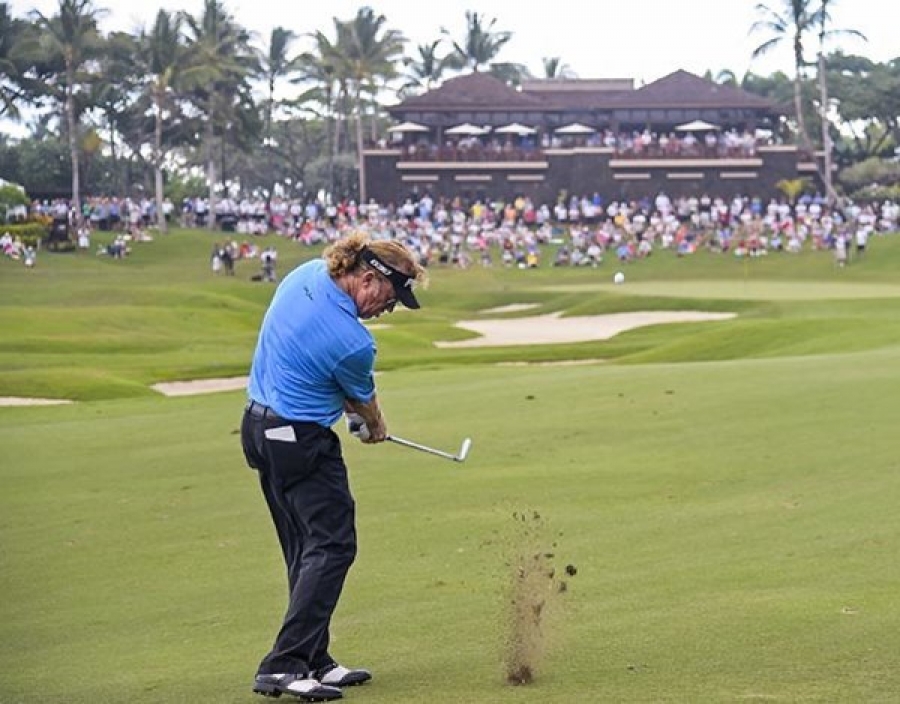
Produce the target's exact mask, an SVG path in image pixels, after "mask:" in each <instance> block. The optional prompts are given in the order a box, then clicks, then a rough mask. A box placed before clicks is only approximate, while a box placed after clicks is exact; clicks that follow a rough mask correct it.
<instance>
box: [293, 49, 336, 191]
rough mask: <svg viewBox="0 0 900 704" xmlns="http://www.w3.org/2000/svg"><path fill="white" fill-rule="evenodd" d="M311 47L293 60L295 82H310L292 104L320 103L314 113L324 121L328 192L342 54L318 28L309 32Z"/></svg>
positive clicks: (333, 154) (332, 170) (332, 164)
mask: <svg viewBox="0 0 900 704" xmlns="http://www.w3.org/2000/svg"><path fill="white" fill-rule="evenodd" d="M311 38H312V40H313V43H314V44H315V50H314V51H307V52H304V53H302V54H300V56H298V57H297V59H296V60H295V67H296V69H297V77H296V78H295V79H293V81H294V82H295V83H301V84H307V85H309V86H310V88H309V89H308V90H306V91H305V92H304V93H303V94H302V95H300V96H299V97H298V98H297V100H296V101H294V104H295V105H303V106H305V107H307V108H308V107H309V106H310V104H315V105H319V106H321V112H319V113H318V115H319V116H321V117H322V119H323V121H324V122H325V143H326V145H327V152H328V192H329V193H332V192H333V190H334V160H335V157H336V155H337V151H338V140H337V130H336V129H335V114H336V112H337V110H336V100H335V96H336V95H337V94H338V92H339V91H340V90H341V88H340V86H341V80H340V69H341V65H342V61H343V58H342V56H341V53H340V51H339V49H338V47H337V46H336V45H335V44H334V43H333V42H332V41H331V40H330V39H329V38H328V37H327V36H325V34H324V33H322V32H321V31H316V32H314V33H313V34H312V35H311Z"/></svg>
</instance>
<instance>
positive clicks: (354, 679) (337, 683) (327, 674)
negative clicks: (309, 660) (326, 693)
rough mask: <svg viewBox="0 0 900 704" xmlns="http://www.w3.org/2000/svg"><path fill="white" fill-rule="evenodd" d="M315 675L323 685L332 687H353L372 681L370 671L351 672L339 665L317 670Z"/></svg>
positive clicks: (335, 664)
mask: <svg viewBox="0 0 900 704" xmlns="http://www.w3.org/2000/svg"><path fill="white" fill-rule="evenodd" d="M314 675H315V677H317V678H318V680H319V681H320V682H321V683H322V684H323V685H330V686H332V687H352V686H353V685H357V684H362V683H363V682H368V681H369V680H370V679H372V673H371V672H369V671H368V670H351V669H350V668H348V667H344V666H343V665H338V664H337V663H334V664H333V665H328V666H326V667H323V668H321V669H318V670H316V671H315V673H314Z"/></svg>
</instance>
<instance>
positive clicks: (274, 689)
mask: <svg viewBox="0 0 900 704" xmlns="http://www.w3.org/2000/svg"><path fill="white" fill-rule="evenodd" d="M253 693H254V694H261V695H262V696H264V697H272V698H273V699H277V698H278V697H280V696H281V695H282V694H286V695H287V696H289V697H293V698H294V699H300V700H302V701H305V702H330V701H337V700H338V699H340V698H341V697H340V696H337V697H330V696H329V697H323V696H319V695H315V694H300V693H299V692H291V691H290V690H285V689H282V688H281V687H279V686H278V685H277V684H257V685H254V686H253Z"/></svg>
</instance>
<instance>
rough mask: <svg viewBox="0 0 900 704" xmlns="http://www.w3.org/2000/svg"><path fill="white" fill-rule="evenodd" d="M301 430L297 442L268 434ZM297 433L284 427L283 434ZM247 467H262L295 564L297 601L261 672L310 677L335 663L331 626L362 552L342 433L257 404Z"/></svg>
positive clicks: (245, 432) (247, 434)
mask: <svg viewBox="0 0 900 704" xmlns="http://www.w3.org/2000/svg"><path fill="white" fill-rule="evenodd" d="M285 427H290V428H293V432H294V435H295V436H296V441H295V442H292V441H290V439H286V440H285V439H281V440H279V439H272V438H270V437H266V432H265V431H266V430H270V431H271V430H272V429H275V428H285ZM285 432H286V433H288V434H289V433H290V431H284V430H281V431H278V432H276V435H277V434H284V433H285ZM241 444H242V445H243V449H244V456H245V457H246V459H247V464H249V465H250V466H251V467H252V468H254V469H257V470H258V471H259V481H260V484H261V485H262V490H263V494H264V495H265V497H266V503H267V504H268V505H269V511H270V513H271V514H272V521H273V522H274V523H275V530H276V531H277V533H278V540H279V542H280V543H281V550H282V552H283V553H284V561H285V564H286V566H287V575H288V588H289V595H290V596H289V602H288V609H287V613H286V614H285V617H284V623H283V624H282V626H281V630H280V631H279V632H278V635H277V637H276V638H275V644H274V646H273V647H272V650H271V652H269V654H268V655H266V657H265V658H263V660H262V662H261V663H260V665H259V670H258V674H279V673H291V674H297V675H305V674H308V673H309V672H311V671H313V670H317V669H319V668H321V667H325V666H326V665H329V664H331V663H332V662H334V661H333V660H332V658H331V656H330V655H329V654H328V642H329V625H330V622H331V616H332V614H333V613H334V609H335V607H336V606H337V602H338V598H339V597H340V595H341V590H342V589H343V586H344V579H345V578H346V576H347V572H348V571H349V570H350V565H351V564H353V559H354V558H355V557H356V527H355V504H354V501H353V496H352V495H351V494H350V486H349V483H348V481H347V467H346V465H345V464H344V460H343V457H342V456H341V444H340V440H339V439H338V436H337V435H336V434H335V433H334V432H332V430H331V429H329V428H324V427H322V426H320V425H318V424H316V423H297V422H290V421H285V420H282V419H281V418H278V417H277V416H275V415H274V414H272V412H271V411H270V410H268V409H266V408H265V407H264V406H260V405H258V404H251V405H250V406H248V407H247V410H246V411H245V412H244V418H243V422H242V423H241Z"/></svg>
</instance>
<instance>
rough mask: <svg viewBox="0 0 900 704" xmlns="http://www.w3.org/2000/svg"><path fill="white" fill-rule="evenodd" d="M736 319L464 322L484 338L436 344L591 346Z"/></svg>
mask: <svg viewBox="0 0 900 704" xmlns="http://www.w3.org/2000/svg"><path fill="white" fill-rule="evenodd" d="M734 316H735V314H734V313H703V312H698V311H657V312H650V311H647V312H635V313H612V314H610V315H592V316H584V317H574V318H563V317H562V313H550V314H548V315H535V316H532V317H528V318H512V319H508V320H460V321H459V322H458V323H456V327H459V328H463V329H464V330H471V331H472V332H477V333H479V334H480V335H481V337H476V338H474V339H472V340H459V341H456V342H435V343H434V344H435V346H437V347H442V348H451V347H505V346H510V345H549V344H560V343H564V342H591V341H594V340H608V339H609V338H611V337H614V336H615V335H618V334H619V333H620V332H625V331H626V330H632V329H634V328H639V327H643V326H646V325H659V324H661V323H692V322H700V321H707V320H727V319H729V318H733V317H734Z"/></svg>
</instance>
